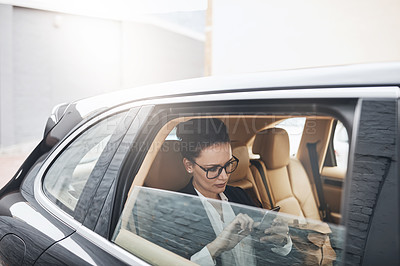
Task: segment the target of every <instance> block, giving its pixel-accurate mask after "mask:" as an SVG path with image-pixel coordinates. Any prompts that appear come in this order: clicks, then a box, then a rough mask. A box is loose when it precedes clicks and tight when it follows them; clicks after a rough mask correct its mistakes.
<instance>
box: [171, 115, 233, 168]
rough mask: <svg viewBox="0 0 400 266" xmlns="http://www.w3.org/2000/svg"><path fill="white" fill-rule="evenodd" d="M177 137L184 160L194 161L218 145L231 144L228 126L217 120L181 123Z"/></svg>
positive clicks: (193, 120)
mask: <svg viewBox="0 0 400 266" xmlns="http://www.w3.org/2000/svg"><path fill="white" fill-rule="evenodd" d="M176 135H177V136H178V138H179V139H180V140H181V145H180V148H181V153H182V156H183V157H184V158H187V159H188V160H190V161H194V159H195V158H197V157H198V156H199V154H200V152H201V151H202V150H203V149H205V148H207V147H210V146H212V145H214V144H218V143H230V139H229V135H228V132H227V129H226V125H225V124H224V122H222V121H221V120H220V119H217V118H198V119H191V120H189V121H186V122H183V123H180V124H179V125H178V126H177V130H176Z"/></svg>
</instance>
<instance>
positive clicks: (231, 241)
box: [207, 213, 254, 259]
mask: <svg viewBox="0 0 400 266" xmlns="http://www.w3.org/2000/svg"><path fill="white" fill-rule="evenodd" d="M253 226H254V221H253V219H251V218H250V216H248V215H247V214H242V213H240V214H238V215H237V216H236V217H235V219H234V220H233V221H232V222H231V223H230V224H229V225H228V226H227V227H225V229H224V230H223V231H222V232H221V234H219V235H218V236H217V238H215V240H214V241H213V242H211V243H209V244H208V245H207V248H208V250H209V252H210V254H211V256H212V258H213V259H215V258H216V257H218V256H219V255H220V254H221V253H222V252H224V251H227V250H231V249H232V248H234V247H235V246H236V245H237V244H238V243H239V242H240V241H241V240H242V239H243V238H245V237H246V236H248V235H249V234H250V232H251V231H252V230H253Z"/></svg>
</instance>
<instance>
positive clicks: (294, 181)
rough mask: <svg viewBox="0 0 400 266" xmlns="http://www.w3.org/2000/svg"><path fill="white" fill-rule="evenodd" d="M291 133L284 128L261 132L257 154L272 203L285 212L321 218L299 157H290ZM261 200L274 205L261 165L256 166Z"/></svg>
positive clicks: (256, 149)
mask: <svg viewBox="0 0 400 266" xmlns="http://www.w3.org/2000/svg"><path fill="white" fill-rule="evenodd" d="M289 148H290V147H289V136H288V134H287V132H286V131H285V130H284V129H281V128H270V129H266V130H264V131H261V132H259V133H257V135H256V138H255V140H254V143H253V153H254V154H259V155H260V160H259V162H260V164H261V165H262V167H263V169H264V172H265V177H266V182H267V186H268V189H269V192H270V196H271V200H272V204H273V205H274V206H280V207H281V212H284V213H289V214H292V215H296V216H300V217H306V218H311V219H316V220H321V218H320V216H319V212H318V207H317V204H316V201H315V198H314V194H313V193H312V190H311V184H310V181H309V179H308V176H307V173H306V171H305V170H304V167H303V165H302V164H301V163H300V161H299V160H297V159H295V158H290V149H289ZM251 169H252V173H253V176H254V178H255V180H256V184H257V187H258V188H259V194H260V196H261V202H262V203H263V206H264V207H270V206H267V205H270V202H269V198H268V193H267V189H266V188H265V186H264V183H263V181H262V177H261V175H260V173H259V172H258V170H257V168H256V167H254V166H252V167H251Z"/></svg>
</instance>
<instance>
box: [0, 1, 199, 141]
mask: <svg viewBox="0 0 400 266" xmlns="http://www.w3.org/2000/svg"><path fill="white" fill-rule="evenodd" d="M203 73H204V40H199V39H196V38H191V37H187V36H183V35H182V34H180V33H175V32H171V31H170V30H168V29H165V28H161V27H157V26H155V25H150V24H146V23H139V22H124V21H119V20H111V19H101V18H93V17H87V16H78V15H71V14H65V13H57V12H52V11H43V10H38V9H30V8H22V7H15V6H11V5H2V4H0V148H4V147H7V146H10V145H14V144H19V143H23V142H31V141H36V140H39V139H40V138H41V137H42V134H43V131H44V126H45V123H46V121H47V118H48V116H49V115H50V112H51V110H52V107H53V106H54V105H56V104H59V103H62V102H70V101H74V100H78V99H81V98H85V97H89V96H93V95H97V94H100V93H103V92H109V91H114V90H118V89H122V88H128V87H134V86H136V85H142V84H149V83H155V82H164V81H170V80H177V79H184V78H192V77H200V76H203Z"/></svg>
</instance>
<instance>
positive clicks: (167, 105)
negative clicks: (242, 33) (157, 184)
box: [109, 87, 398, 264]
mask: <svg viewBox="0 0 400 266" xmlns="http://www.w3.org/2000/svg"><path fill="white" fill-rule="evenodd" d="M363 90H364V91H363ZM373 90H379V88H362V89H360V88H356V89H354V90H353V89H351V88H348V89H347V90H343V89H340V88H339V89H337V90H335V89H330V90H329V93H327V92H326V91H325V90H323V89H321V90H318V89H315V90H313V97H312V98H308V97H307V96H305V94H304V93H303V90H302V89H299V90H296V89H293V88H292V89H291V90H290V94H285V93H283V92H282V91H279V93H277V92H276V91H261V92H260V91H257V92H251V93H247V94H246V96H244V95H243V94H240V93H238V94H235V93H225V94H223V95H212V94H210V95H203V96H201V97H200V96H192V97H185V98H184V99H182V98H179V97H177V98H174V99H161V100H158V101H152V104H154V105H155V107H154V110H153V111H152V112H151V115H150V116H149V118H148V120H147V121H146V122H145V126H144V127H143V128H142V130H143V129H144V128H145V130H144V131H143V132H145V133H141V134H140V135H139V136H138V138H137V139H136V140H135V142H134V143H132V144H131V145H132V149H130V151H129V153H128V154H127V155H126V158H125V161H124V164H123V165H122V166H121V167H122V168H121V171H120V174H119V176H118V179H117V180H118V182H117V184H116V185H115V189H116V190H115V191H116V192H115V198H114V203H113V204H112V206H113V214H112V219H111V226H110V234H109V237H110V236H111V237H110V238H109V239H110V240H111V241H112V242H114V243H116V244H117V245H119V246H121V247H123V248H124V249H126V250H127V251H128V252H129V253H132V254H134V255H135V256H138V257H140V258H142V259H144V260H145V261H147V262H149V263H162V262H160V261H159V260H157V259H158V258H159V256H162V257H165V260H164V262H168V263H172V262H173V261H175V262H176V263H178V262H179V263H183V262H186V263H189V261H185V260H182V258H181V257H179V256H178V257H176V253H175V254H173V253H174V249H173V248H171V249H170V251H172V252H173V253H172V254H171V253H170V252H166V251H165V249H164V248H161V247H163V246H164V245H163V244H161V242H152V241H150V242H151V243H148V242H147V241H149V239H151V238H146V237H145V235H143V236H141V235H140V231H141V230H140V228H141V227H140V224H141V223H140V219H139V220H138V219H137V218H134V217H136V216H135V215H136V214H135V212H136V213H137V212H138V211H140V209H139V210H138V209H135V206H139V205H140V204H141V203H140V201H141V200H143V201H144V202H146V203H145V204H150V205H148V206H153V207H154V206H155V207H156V206H157V205H154V203H152V200H155V201H157V200H158V199H160V198H157V197H158V196H157V195H156V194H154V195H153V196H152V194H151V193H150V194H149V193H148V192H147V191H145V192H143V191H144V190H145V189H146V188H141V186H145V187H146V186H149V185H148V184H147V185H146V178H147V174H148V171H149V169H150V168H151V167H152V162H153V160H155V159H154V158H156V156H157V152H158V151H159V149H160V147H161V146H162V145H161V144H162V142H163V141H164V139H165V138H166V137H168V136H170V135H171V134H172V135H173V128H174V125H176V123H179V121H185V119H189V118H191V117H202V116H205V117H218V118H221V119H226V117H230V116H239V117H240V116H243V117H247V116H255V117H256V116H257V115H258V116H262V115H263V114H265V115H266V117H267V118H268V119H269V120H268V121H269V122H268V123H272V124H273V121H278V120H279V119H280V118H281V117H290V116H306V117H307V116H308V117H310V116H318V117H320V116H321V117H322V118H324V117H325V118H326V116H329V117H331V119H338V120H340V121H342V122H343V123H344V124H345V125H346V128H347V129H348V130H349V132H348V135H349V137H350V141H349V145H350V148H349V154H348V156H349V163H348V168H347V170H346V173H347V174H346V178H345V179H344V180H343V183H344V188H343V189H344V190H343V192H342V193H341V195H340V193H337V195H339V196H335V197H336V199H337V198H338V197H340V200H339V205H341V206H342V208H341V210H340V213H341V215H342V220H341V222H340V225H339V226H336V225H334V224H330V225H329V226H330V228H331V229H332V231H334V234H332V235H331V242H332V246H333V247H334V250H335V252H336V263H339V264H340V263H350V264H353V263H354V264H361V263H363V264H369V263H372V262H373V261H375V259H374V258H375V257H374V256H375V255H376V254H377V252H378V250H379V253H380V254H386V255H384V256H383V255H382V256H379V257H380V259H381V261H387V262H388V263H389V264H393V263H396V261H398V255H396V252H395V249H396V248H397V247H398V228H397V227H396V226H395V225H396V224H397V220H396V219H398V218H397V216H396V217H390V218H389V217H387V215H383V214H384V213H386V211H388V208H389V206H393V205H389V204H387V203H388V202H391V203H392V204H395V205H394V206H398V205H396V204H398V197H397V196H396V194H395V193H394V192H395V191H397V189H398V183H396V182H397V181H396V179H395V177H396V176H397V164H396V162H395V160H393V158H394V157H393V156H395V154H396V153H395V151H396V150H397V148H396V147H397V146H396V145H397V142H396V136H397V127H396V122H395V121H396V119H397V117H398V111H397V107H396V106H397V105H396V104H397V96H396V95H397V91H398V89H397V88H395V87H393V88H392V89H391V90H386V93H383V94H382V95H380V96H379V97H377V96H376V94H371V96H369V93H368V91H373ZM361 91H362V93H361ZM271 95H272V96H271ZM277 95H279V96H277ZM222 96H223V97H222ZM286 97H287V98H286ZM221 98H223V99H224V100H220V99H221ZM277 98H278V99H279V101H277V100H276V99H277ZM374 107H375V108H376V107H379V108H378V109H379V110H382V111H381V112H378V113H376V110H375V111H373V110H374ZM380 108H382V109H380ZM384 114H385V115H387V117H384ZM171 121H175V122H174V123H172V124H169V123H170V122H171ZM225 121H228V120H225ZM254 121H255V120H254ZM271 121H272V122H271ZM244 124H246V123H244ZM255 124H257V122H254V125H255ZM272 124H271V125H272ZM371 124H372V125H373V126H374V127H372V128H371V127H370V126H369V125H371ZM247 125H249V124H247ZM268 125H269V124H268ZM381 128H385V129H386V130H384V133H387V135H386V136H387V138H385V141H387V144H385V143H386V142H385V141H384V142H382V139H381V137H382V136H378V135H376V134H373V133H372V132H371V130H378V129H381ZM259 129H261V128H257V130H259ZM378 131H379V130H378ZM172 135H171V136H172ZM374 136H375V137H376V138H375V139H374V138H373V137H374ZM369 140H371V141H372V140H373V143H374V145H375V146H373V147H374V148H375V149H374V150H372V151H369V149H368V148H367V146H368V143H370V142H369ZM157 145H158V146H157ZM382 145H383V146H382ZM157 147H158V148H157ZM382 147H383V150H382V151H380V149H381V148H382ZM379 154H380V155H385V156H386V158H384V159H382V162H372V161H371V165H370V166H367V165H365V163H366V161H364V159H369V160H373V158H375V156H376V155H379ZM385 156H384V157H385ZM368 157H369V158H368ZM365 167H367V169H370V170H367V172H366V169H365ZM383 169H387V170H383ZM368 171H371V172H370V173H368ZM368 179H369V180H368ZM390 184H393V186H391V185H390ZM370 185H371V186H372V188H370V187H369V186H370ZM360 188H363V189H360ZM135 189H136V192H135ZM143 189H144V190H143ZM373 189H375V190H373ZM138 190H139V191H138ZM140 190H142V192H141V191H140ZM164 191H165V192H164ZM368 192H371V193H368ZM141 193H143V194H141ZM157 193H161V196H159V197H161V198H162V199H164V197H166V196H164V195H165V194H164V193H167V194H168V189H164V190H163V191H161V192H157ZM140 195H148V196H147V197H146V198H143V199H141V196H140ZM149 195H150V196H149ZM149 198H150V201H149ZM169 200H170V202H171V204H172V205H169V206H170V207H169V208H170V211H173V210H174V207H173V206H174V205H175V206H180V205H179V202H180V201H181V200H180V199H179V197H178V196H176V197H172V199H169ZM138 202H139V203H138ZM138 204H139V205H138ZM153 207H148V208H149V209H150V210H151V209H153ZM242 208H244V207H242ZM397 209H398V208H396V207H395V208H394V210H397ZM132 213H133V214H134V215H133V216H132ZM143 215H145V216H146V215H148V214H146V213H144V214H143ZM132 217H133V218H132ZM164 218H165V219H167V216H164V217H163V216H161V219H164ZM132 219H133V220H132ZM145 219H147V218H145ZM383 221H384V223H385V224H387V225H388V226H387V227H384V228H382V227H379V226H378V223H379V222H383ZM153 222H154V221H153ZM179 224H180V225H181V227H178V228H175V229H173V228H172V227H166V228H162V227H160V228H156V229H157V230H161V234H165V236H167V235H169V236H171V234H172V235H174V234H175V233H177V234H180V233H178V231H179V232H181V233H182V232H185V231H186V230H187V229H185V228H184V226H188V225H189V226H190V224H191V222H188V221H185V220H182V221H180V222H179ZM138 225H139V230H138V227H137V226H138ZM145 225H146V222H145V223H142V226H145ZM172 225H173V224H171V226H172ZM154 230H155V229H154ZM175 230H178V231H176V232H175ZM188 230H189V229H188ZM189 231H190V230H189ZM122 232H123V233H122ZM142 232H146V229H145V228H142ZM378 232H382V233H383V232H384V234H385V237H381V236H380V235H379V233H378ZM392 233H393V234H392ZM146 239H147V241H146ZM164 239H165V240H166V241H168V238H165V237H164ZM140 243H143V245H142V244H140ZM378 243H384V247H378V245H379V244H378ZM154 244H155V245H154ZM188 244H189V243H188ZM139 246H140V247H139ZM160 246H161V247H160ZM364 248H365V249H364ZM167 249H168V248H167ZM154 254H159V256H155V255H154ZM156 261H158V262H156ZM276 262H278V261H276Z"/></svg>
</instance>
